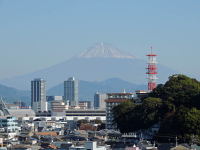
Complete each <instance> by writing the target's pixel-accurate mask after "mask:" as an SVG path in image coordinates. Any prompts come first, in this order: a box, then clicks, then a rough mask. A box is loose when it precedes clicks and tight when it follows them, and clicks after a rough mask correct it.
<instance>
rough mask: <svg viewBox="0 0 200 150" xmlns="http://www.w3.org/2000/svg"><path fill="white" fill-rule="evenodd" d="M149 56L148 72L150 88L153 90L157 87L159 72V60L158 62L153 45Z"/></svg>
mask: <svg viewBox="0 0 200 150" xmlns="http://www.w3.org/2000/svg"><path fill="white" fill-rule="evenodd" d="M146 56H148V67H147V68H146V69H147V72H146V74H147V75H148V77H147V79H148V90H149V91H152V90H153V89H154V88H156V79H157V78H156V75H157V74H158V73H157V69H158V68H157V66H156V64H157V62H156V56H157V55H156V54H153V53H152V46H151V54H148V55H146Z"/></svg>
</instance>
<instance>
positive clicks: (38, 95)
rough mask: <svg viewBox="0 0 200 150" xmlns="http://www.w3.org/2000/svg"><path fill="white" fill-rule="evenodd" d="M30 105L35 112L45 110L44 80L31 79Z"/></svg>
mask: <svg viewBox="0 0 200 150" xmlns="http://www.w3.org/2000/svg"><path fill="white" fill-rule="evenodd" d="M31 107H32V109H33V110H34V111H35V112H44V111H47V110H48V109H47V101H46V81H45V80H44V79H41V78H38V79H34V80H32V81H31Z"/></svg>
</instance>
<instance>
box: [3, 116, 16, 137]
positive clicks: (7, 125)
mask: <svg viewBox="0 0 200 150" xmlns="http://www.w3.org/2000/svg"><path fill="white" fill-rule="evenodd" d="M18 131H19V127H18V125H17V122H16V118H15V117H11V116H7V117H5V116H1V117H0V134H1V135H2V136H4V137H5V139H7V140H8V139H13V140H16V139H17V138H16V135H17V134H18Z"/></svg>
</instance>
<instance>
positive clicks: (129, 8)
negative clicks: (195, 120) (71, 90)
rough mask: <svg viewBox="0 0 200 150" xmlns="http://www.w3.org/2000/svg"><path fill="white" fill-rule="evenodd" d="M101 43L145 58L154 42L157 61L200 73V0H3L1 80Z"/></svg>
mask: <svg viewBox="0 0 200 150" xmlns="http://www.w3.org/2000/svg"><path fill="white" fill-rule="evenodd" d="M101 41H104V42H106V43H111V44H113V45H114V46H116V47H118V48H120V49H121V50H124V51H127V52H129V53H131V54H133V55H135V56H138V57H140V58H142V59H147V58H146V56H145V55H146V54H147V53H148V52H149V49H150V46H153V51H154V52H155V53H157V54H158V62H159V63H161V64H163V65H166V66H168V67H170V68H172V69H174V70H177V71H179V72H181V73H184V74H187V75H190V76H195V77H197V76H200V65H199V63H200V59H199V57H200V1H199V0H192V1H188V0H176V1H174V0H167V1H160V0H151V1H150V0H146V1H141V0H138V1H135V0H126V1H122V0H71V1H69V0H59V1H57V0H48V1H47V0H43V1H41V0H30V1H27V0H17V1H15V0H12V1H11V0H0V54H1V55H0V56H1V57H0V68H1V73H0V79H4V78H9V77H13V76H17V75H23V74H27V73H30V72H33V71H36V70H40V69H43V68H46V67H49V66H51V65H54V64H57V63H60V62H63V61H65V60H67V59H70V58H71V57H73V56H74V55H76V54H78V53H80V52H81V51H83V50H84V49H86V48H88V47H90V46H91V45H93V44H94V43H97V42H101ZM199 79H200V78H199Z"/></svg>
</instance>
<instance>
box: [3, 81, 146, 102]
mask: <svg viewBox="0 0 200 150" xmlns="http://www.w3.org/2000/svg"><path fill="white" fill-rule="evenodd" d="M146 88H147V87H146V85H137V84H132V83H130V82H127V81H124V80H121V79H119V78H112V79H108V80H105V81H101V82H91V81H82V80H80V81H79V100H80V101H83V100H90V101H93V99H94V94H95V93H96V92H97V91H98V92H100V93H109V92H122V89H125V90H126V92H135V90H138V89H146ZM63 95H64V86H63V83H60V84H58V85H57V86H55V87H52V88H51V89H49V90H47V96H63ZM0 96H2V97H3V99H4V100H5V101H6V102H7V103H12V102H14V101H23V102H25V103H26V104H27V105H30V102H31V92H30V91H22V90H17V89H14V88H11V87H7V86H4V85H0Z"/></svg>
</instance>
